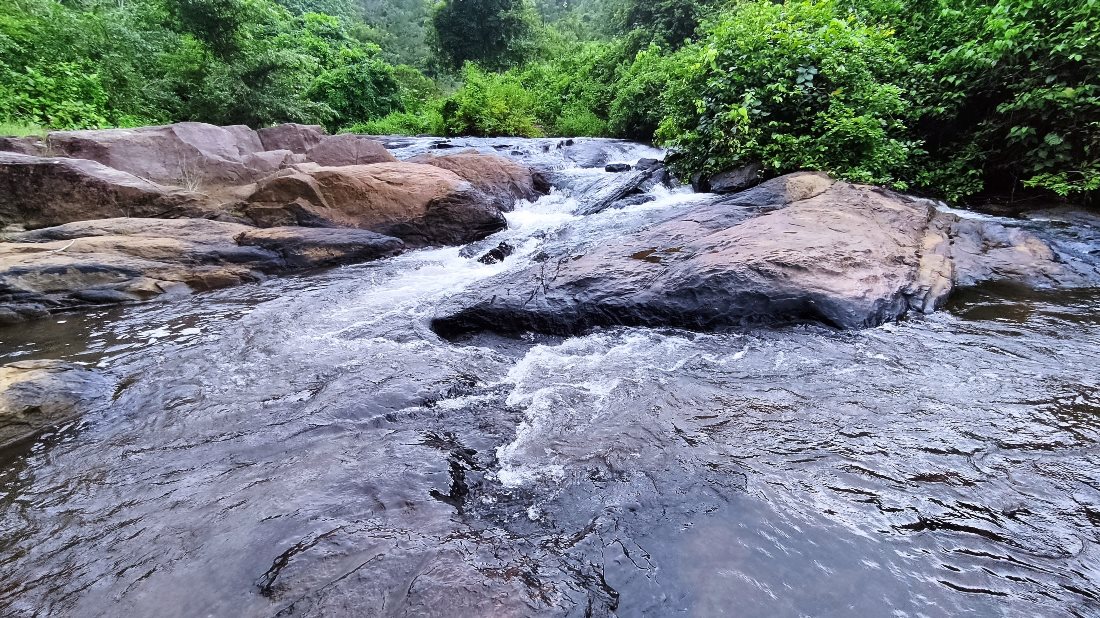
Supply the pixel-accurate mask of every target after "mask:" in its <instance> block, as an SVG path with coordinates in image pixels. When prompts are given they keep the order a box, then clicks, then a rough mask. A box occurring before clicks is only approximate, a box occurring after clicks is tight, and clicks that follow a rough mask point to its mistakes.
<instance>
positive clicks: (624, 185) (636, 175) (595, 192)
mask: <svg viewBox="0 0 1100 618" xmlns="http://www.w3.org/2000/svg"><path fill="white" fill-rule="evenodd" d="M591 179H592V180H591V182H592V183H593V184H591V185H589V186H586V187H584V190H582V191H580V192H578V193H579V195H580V197H579V199H578V201H579V202H580V205H579V206H577V209H576V211H575V212H576V213H577V214H578V215H594V214H596V213H598V212H602V211H604V210H607V209H608V208H611V207H612V205H613V204H615V203H617V202H619V201H620V200H622V199H623V198H625V197H628V196H631V195H637V194H643V193H645V192H647V191H649V190H650V189H652V188H653V187H654V186H656V185H657V184H658V183H662V182H665V180H666V179H667V173H666V172H665V169H664V168H663V167H658V168H654V169H650V170H634V171H630V172H623V173H619V174H615V175H614V176H610V177H607V176H593V177H591Z"/></svg>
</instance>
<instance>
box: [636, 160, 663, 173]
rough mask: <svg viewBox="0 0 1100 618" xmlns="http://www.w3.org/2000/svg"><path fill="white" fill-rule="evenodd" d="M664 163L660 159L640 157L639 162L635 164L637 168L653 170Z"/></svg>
mask: <svg viewBox="0 0 1100 618" xmlns="http://www.w3.org/2000/svg"><path fill="white" fill-rule="evenodd" d="M662 165H664V163H663V162H662V161H660V160H658V159H638V162H637V163H636V164H634V169H636V170H642V171H645V170H651V169H654V168H657V167H660V166H662Z"/></svg>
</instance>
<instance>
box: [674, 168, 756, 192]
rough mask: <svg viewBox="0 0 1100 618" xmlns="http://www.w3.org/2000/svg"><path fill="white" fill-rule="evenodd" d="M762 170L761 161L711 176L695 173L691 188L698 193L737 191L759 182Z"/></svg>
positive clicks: (692, 177)
mask: <svg viewBox="0 0 1100 618" xmlns="http://www.w3.org/2000/svg"><path fill="white" fill-rule="evenodd" d="M762 171H763V167H762V166H761V165H760V164H759V163H749V164H748V165H743V166H741V167H738V168H734V169H730V170H726V171H724V172H720V173H718V174H715V175H713V176H709V177H707V176H704V175H703V174H700V173H695V174H692V176H691V188H692V189H693V190H694V191H695V192H696V193H718V194H725V193H736V192H738V191H744V190H745V189H748V188H750V187H752V186H754V185H756V184H758V183H759V182H760V174H761V172H762Z"/></svg>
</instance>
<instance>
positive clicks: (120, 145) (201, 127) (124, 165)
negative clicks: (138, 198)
mask: <svg viewBox="0 0 1100 618" xmlns="http://www.w3.org/2000/svg"><path fill="white" fill-rule="evenodd" d="M48 141H49V144H50V147H51V149H53V150H54V151H56V152H57V153H58V154H61V155H64V156H67V157H70V158H74V159H90V160H92V161H98V162H100V163H102V164H104V165H106V166H108V167H113V168H115V169H117V170H122V171H124V172H129V173H131V174H133V175H135V176H139V177H141V178H145V179H148V180H152V181H155V182H159V183H164V184H172V185H178V186H182V187H187V188H190V189H197V188H202V187H204V186H207V185H211V184H246V183H248V182H252V181H253V180H255V179H256V178H257V177H258V176H259V175H261V174H263V173H266V172H265V171H257V170H255V169H253V168H251V167H249V165H248V164H247V162H246V158H247V157H248V156H249V155H252V154H255V153H257V152H261V151H263V150H264V146H263V143H262V142H260V138H259V136H258V135H256V132H255V131H253V130H252V129H250V128H248V127H246V126H227V127H219V126H215V125H211V124H206V123H202V122H181V123H178V124H171V125H164V126H156V127H141V128H137V129H101V130H88V131H54V132H52V133H50V134H49V136H48Z"/></svg>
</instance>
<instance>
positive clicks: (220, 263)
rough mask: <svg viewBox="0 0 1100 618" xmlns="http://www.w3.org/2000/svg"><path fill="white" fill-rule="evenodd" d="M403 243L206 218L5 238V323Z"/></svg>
mask: <svg viewBox="0 0 1100 618" xmlns="http://www.w3.org/2000/svg"><path fill="white" fill-rule="evenodd" d="M403 249H404V243H402V242H401V241H400V240H398V239H396V238H391V237H387V236H383V235H380V234H376V233H374V232H370V231H365V230H348V229H314V228H274V229H266V230H258V229H256V228H253V227H250V226H246V225H240V224H236V223H227V222H221V221H210V220H206V219H138V218H119V219H101V220H97V221H82V222H78V223H70V224H67V225H62V226H57V227H52V228H46V229H41V230H35V231H33V232H26V233H23V234H18V235H14V236H13V237H11V238H10V239H9V242H3V243H0V323H3V322H17V321H20V320H24V319H30V318H35V317H41V316H42V315H44V314H45V313H47V312H49V311H53V310H56V309H66V308H73V307H80V306H85V305H93V304H103V303H115V302H129V301H139V300H147V299H150V298H153V297H155V296H159V295H161V294H166V293H172V294H178V293H188V292H190V291H200V290H209V289H214V288H219V287H225V286H229V285H235V284H239V283H242V282H247V281H256V280H259V279H262V278H264V276H266V275H268V274H274V273H281V272H286V271H289V270H294V269H302V268H314V267H321V266H333V265H337V264H344V263H351V262H361V261H367V260H373V259H378V258H381V257H387V256H391V255H395V254H397V253H400V252H401V251H402V250H403Z"/></svg>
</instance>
